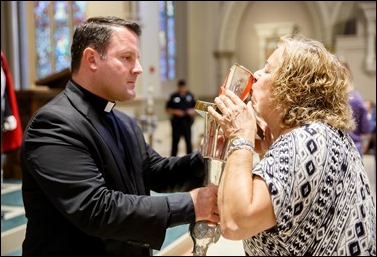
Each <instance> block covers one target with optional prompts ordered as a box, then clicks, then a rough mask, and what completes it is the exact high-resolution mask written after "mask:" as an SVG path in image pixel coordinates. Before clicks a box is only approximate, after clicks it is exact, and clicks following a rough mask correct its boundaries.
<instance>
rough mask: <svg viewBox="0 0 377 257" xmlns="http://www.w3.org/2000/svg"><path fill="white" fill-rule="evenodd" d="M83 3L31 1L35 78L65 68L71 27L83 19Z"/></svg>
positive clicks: (69, 56) (72, 28) (84, 5)
mask: <svg viewBox="0 0 377 257" xmlns="http://www.w3.org/2000/svg"><path fill="white" fill-rule="evenodd" d="M86 7H87V3H86V1H35V2H34V16H35V19H34V20H35V42H36V44H35V45H36V54H37V77H38V79H41V78H44V77H46V76H48V75H50V74H53V73H57V72H59V71H62V70H63V69H65V68H69V67H70V64H71V55H70V45H71V39H72V36H73V31H74V27H75V26H76V25H77V24H79V23H81V22H82V21H84V20H85V19H86Z"/></svg>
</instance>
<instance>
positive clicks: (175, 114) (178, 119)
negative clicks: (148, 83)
mask: <svg viewBox="0 0 377 257" xmlns="http://www.w3.org/2000/svg"><path fill="white" fill-rule="evenodd" d="M194 107H195V98H194V95H193V94H192V93H191V92H190V91H189V90H188V89H187V85H186V81H185V80H183V79H181V80H179V81H178V90H177V91H176V92H174V93H172V94H171V95H170V98H169V100H168V101H167V103H166V112H167V113H168V114H169V115H170V116H171V118H170V121H171V126H172V148H171V156H176V155H177V153H178V143H179V140H180V138H181V136H183V137H184V139H185V143H186V152H187V153H191V152H192V142H191V134H192V133H191V126H192V124H193V123H194V118H195V115H196V112H195V109H194Z"/></svg>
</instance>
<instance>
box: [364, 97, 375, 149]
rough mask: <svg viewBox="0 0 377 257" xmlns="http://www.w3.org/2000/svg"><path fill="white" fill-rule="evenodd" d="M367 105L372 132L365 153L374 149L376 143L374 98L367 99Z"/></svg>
mask: <svg viewBox="0 0 377 257" xmlns="http://www.w3.org/2000/svg"><path fill="white" fill-rule="evenodd" d="M365 107H366V108H367V113H368V121H369V128H370V131H371V133H372V135H371V138H370V140H369V141H367V143H366V144H365V148H364V154H368V153H370V152H371V151H374V146H375V144H376V104H375V103H374V102H373V101H372V100H365Z"/></svg>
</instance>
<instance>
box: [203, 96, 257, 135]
mask: <svg viewBox="0 0 377 257" xmlns="http://www.w3.org/2000/svg"><path fill="white" fill-rule="evenodd" d="M215 103H216V106H217V108H218V110H219V111H220V112H217V111H216V110H215V109H214V108H213V107H211V106H210V107H208V113H209V114H210V115H211V116H212V117H213V118H214V119H215V120H216V121H217V123H218V124H219V125H220V126H221V128H222V130H223V134H224V136H225V137H226V138H228V139H229V140H232V139H233V138H237V137H240V138H245V139H248V140H250V141H252V142H254V141H255V134H256V131H257V126H256V117H255V113H254V110H253V107H252V106H251V102H248V103H247V104H245V103H244V102H243V101H242V100H241V99H240V98H239V97H238V96H237V95H236V94H234V93H233V92H232V91H231V90H226V91H225V94H223V95H220V96H218V97H216V98H215Z"/></svg>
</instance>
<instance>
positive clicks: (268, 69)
mask: <svg viewBox="0 0 377 257" xmlns="http://www.w3.org/2000/svg"><path fill="white" fill-rule="evenodd" d="M282 51H283V50H282V48H281V47H280V48H277V49H276V50H275V51H274V52H273V53H272V54H271V56H270V57H269V58H268V60H267V62H266V65H265V66H264V68H262V69H260V70H257V71H256V72H254V77H255V79H256V81H255V82H254V84H253V88H252V96H251V101H252V103H253V108H254V110H255V111H257V112H258V113H259V115H260V116H261V117H262V118H263V119H264V120H265V121H266V122H267V123H269V121H270V120H275V121H276V120H277V117H276V114H277V112H276V109H275V106H276V104H275V102H274V100H273V99H272V98H271V96H270V92H269V89H270V86H271V83H272V78H271V73H272V72H273V71H274V70H276V69H277V68H278V67H279V59H280V58H281V56H282Z"/></svg>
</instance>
